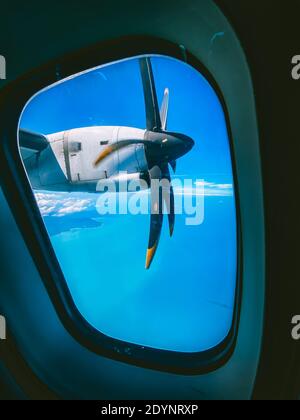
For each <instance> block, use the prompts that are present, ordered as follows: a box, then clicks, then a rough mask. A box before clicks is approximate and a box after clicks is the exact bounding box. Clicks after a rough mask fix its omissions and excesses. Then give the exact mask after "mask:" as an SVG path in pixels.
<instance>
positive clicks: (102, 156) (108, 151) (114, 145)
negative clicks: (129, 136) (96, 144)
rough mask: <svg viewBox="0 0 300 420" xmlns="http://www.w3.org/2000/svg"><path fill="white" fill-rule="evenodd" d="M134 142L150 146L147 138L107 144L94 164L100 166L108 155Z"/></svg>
mask: <svg viewBox="0 0 300 420" xmlns="http://www.w3.org/2000/svg"><path fill="white" fill-rule="evenodd" d="M132 144H147V146H149V142H148V141H146V140H120V141H118V142H116V143H112V144H111V145H109V146H107V147H106V148H105V149H104V150H102V152H101V153H100V154H99V156H98V157H97V159H96V160H95V162H94V166H98V165H99V164H100V163H101V162H102V161H103V160H104V159H106V158H107V157H108V156H110V155H111V154H112V153H114V152H116V151H117V150H120V149H122V148H123V147H127V146H131V145H132Z"/></svg>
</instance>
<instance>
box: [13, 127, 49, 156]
mask: <svg viewBox="0 0 300 420" xmlns="http://www.w3.org/2000/svg"><path fill="white" fill-rule="evenodd" d="M19 146H20V147H21V148H22V149H28V150H29V151H31V152H35V153H38V152H42V151H43V150H44V149H46V148H47V147H48V146H49V142H48V140H47V137H46V136H44V135H43V134H39V133H33V132H31V131H27V130H22V129H21V130H19Z"/></svg>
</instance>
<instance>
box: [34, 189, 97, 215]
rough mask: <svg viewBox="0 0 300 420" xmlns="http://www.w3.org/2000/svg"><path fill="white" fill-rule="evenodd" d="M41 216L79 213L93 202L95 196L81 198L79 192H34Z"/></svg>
mask: <svg viewBox="0 0 300 420" xmlns="http://www.w3.org/2000/svg"><path fill="white" fill-rule="evenodd" d="M35 197H36V200H37V203H38V206H39V209H40V211H41V214H42V216H54V217H63V216H66V215H67V214H72V213H80V212H83V211H85V210H87V209H88V208H89V207H91V206H92V204H93V203H94V202H95V198H94V197H92V196H91V198H88V199H83V198H82V197H80V195H79V194H74V195H73V194H72V195H70V194H69V193H56V192H53V193H40V192H39V193H36V194H35Z"/></svg>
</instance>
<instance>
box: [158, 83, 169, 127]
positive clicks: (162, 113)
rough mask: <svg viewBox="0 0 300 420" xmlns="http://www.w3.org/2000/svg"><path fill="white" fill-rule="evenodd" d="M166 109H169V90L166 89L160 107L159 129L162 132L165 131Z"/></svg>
mask: <svg viewBox="0 0 300 420" xmlns="http://www.w3.org/2000/svg"><path fill="white" fill-rule="evenodd" d="M168 109H169V89H168V88H166V89H165V92H164V98H163V101H162V103H161V107H160V120H161V128H162V130H163V131H166V130H167V123H168Z"/></svg>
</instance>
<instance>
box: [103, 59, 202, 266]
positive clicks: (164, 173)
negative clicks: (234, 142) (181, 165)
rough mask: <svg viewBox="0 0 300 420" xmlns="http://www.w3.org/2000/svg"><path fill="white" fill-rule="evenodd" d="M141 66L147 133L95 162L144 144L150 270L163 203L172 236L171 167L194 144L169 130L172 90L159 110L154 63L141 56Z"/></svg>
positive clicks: (111, 149)
mask: <svg viewBox="0 0 300 420" xmlns="http://www.w3.org/2000/svg"><path fill="white" fill-rule="evenodd" d="M139 64H140V72H141V78H142V84H143V91H144V100H145V111H146V132H145V135H144V139H130V140H127V139H126V140H118V142H116V143H114V144H112V145H109V146H108V147H107V148H105V149H104V150H103V151H102V152H101V153H100V155H99V156H98V157H97V159H96V160H95V165H96V166H97V165H99V164H100V163H101V162H102V161H103V160H104V159H106V158H107V157H108V156H110V155H111V154H112V153H115V152H117V151H118V150H120V149H122V148H124V147H127V146H129V145H132V144H143V145H144V148H145V155H146V159H147V163H148V174H149V179H150V181H151V184H150V185H151V218H150V233H149V241H148V249H147V253H146V269H149V268H150V266H151V263H152V261H153V258H154V256H155V253H156V251H157V248H158V244H159V240H160V235H161V229H162V225H163V208H164V204H165V206H166V209H167V213H168V221H169V231H170V236H172V235H173V232H174V226H175V200H174V190H173V187H172V185H171V175H170V170H169V165H170V166H171V167H172V169H173V171H174V172H175V171H176V160H177V159H178V158H180V157H181V156H184V155H185V154H186V153H188V152H189V151H190V150H191V149H192V147H193V146H194V141H193V140H192V139H191V138H190V137H188V136H186V135H184V134H179V133H172V132H168V131H167V123H168V109H169V96H170V95H169V89H168V88H166V89H165V91H164V96H163V100H162V104H161V107H160V109H159V107H158V100H157V93H156V87H155V82H154V77H153V70H152V65H151V60H150V58H149V57H142V58H140V59H139ZM154 181H158V182H157V184H158V185H159V186H158V189H155V188H153V185H157V184H156V183H155V182H154ZM166 181H167V182H166Z"/></svg>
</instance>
